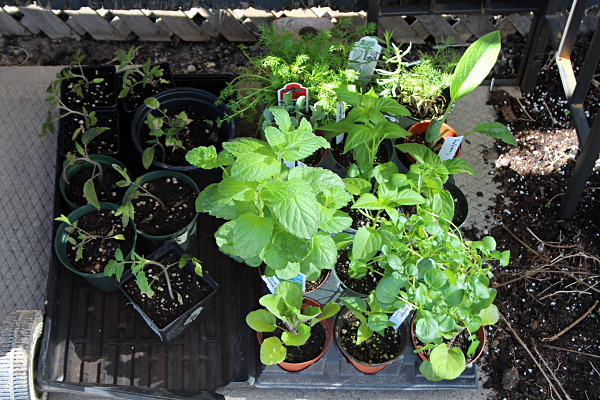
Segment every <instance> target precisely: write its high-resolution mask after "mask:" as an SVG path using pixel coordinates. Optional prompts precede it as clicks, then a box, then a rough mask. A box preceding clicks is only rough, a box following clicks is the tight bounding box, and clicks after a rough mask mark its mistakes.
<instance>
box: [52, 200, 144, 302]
mask: <svg viewBox="0 0 600 400" xmlns="http://www.w3.org/2000/svg"><path fill="white" fill-rule="evenodd" d="M118 207H119V206H117V205H116V204H113V203H104V202H102V203H100V209H101V210H116V209H117V208H118ZM93 211H96V207H94V206H93V205H91V204H88V205H85V206H82V207H79V208H78V209H76V210H75V211H73V212H71V213H70V214H69V215H68V216H67V218H69V221H71V222H74V221H76V220H78V219H79V218H81V216H83V215H85V214H88V213H90V212H93ZM130 223H132V224H133V221H131V222H130ZM67 226H68V225H67V223H66V222H63V223H62V224H60V226H59V227H58V230H57V231H56V236H55V237H54V251H55V252H56V256H57V257H58V259H59V260H60V262H61V263H62V264H63V265H64V266H65V267H67V268H68V269H69V270H71V271H72V272H74V273H75V274H77V275H79V276H81V277H83V278H84V279H85V280H86V281H87V282H88V283H89V284H90V285H91V286H92V287H94V288H95V289H98V290H101V291H104V292H113V291H116V290H119V287H118V285H117V281H116V279H115V278H114V277H112V276H106V275H104V274H89V273H85V272H81V271H79V270H78V269H77V268H75V267H74V266H73V264H72V263H71V260H69V257H67V245H69V243H68V242H67V232H66V231H65V228H66V227H67ZM136 240H137V231H136V230H135V229H134V237H133V246H132V248H131V250H130V251H129V253H128V254H127V255H126V259H130V257H131V253H132V252H133V249H135V245H136Z"/></svg>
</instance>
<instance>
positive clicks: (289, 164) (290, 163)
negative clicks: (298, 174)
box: [283, 161, 308, 169]
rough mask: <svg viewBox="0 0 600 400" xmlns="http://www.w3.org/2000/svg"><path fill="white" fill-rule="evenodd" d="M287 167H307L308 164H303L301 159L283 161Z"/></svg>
mask: <svg viewBox="0 0 600 400" xmlns="http://www.w3.org/2000/svg"><path fill="white" fill-rule="evenodd" d="M283 163H284V164H285V165H286V166H287V167H288V168H289V169H292V168H296V167H308V165H306V164H304V163H303V162H302V161H284V162H283Z"/></svg>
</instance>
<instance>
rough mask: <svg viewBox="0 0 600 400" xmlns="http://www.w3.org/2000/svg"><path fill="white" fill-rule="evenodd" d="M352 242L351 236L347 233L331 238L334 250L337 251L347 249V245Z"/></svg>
mask: <svg viewBox="0 0 600 400" xmlns="http://www.w3.org/2000/svg"><path fill="white" fill-rule="evenodd" d="M353 240H354V238H353V236H352V235H350V234H349V233H347V232H342V233H338V234H337V235H335V236H334V237H333V241H334V242H335V248H336V249H338V250H343V249H345V248H346V247H348V245H349V244H351V243H352V241H353Z"/></svg>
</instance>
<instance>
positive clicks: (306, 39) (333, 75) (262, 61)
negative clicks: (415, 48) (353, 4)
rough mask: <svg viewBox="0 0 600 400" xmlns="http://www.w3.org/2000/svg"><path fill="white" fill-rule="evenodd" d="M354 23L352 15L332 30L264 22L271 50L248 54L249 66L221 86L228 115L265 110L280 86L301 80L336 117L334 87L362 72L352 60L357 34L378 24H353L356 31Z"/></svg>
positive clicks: (263, 40) (263, 41)
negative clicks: (306, 30) (294, 30)
mask: <svg viewBox="0 0 600 400" xmlns="http://www.w3.org/2000/svg"><path fill="white" fill-rule="evenodd" d="M351 23H352V21H351V20H350V19H341V20H340V21H339V22H338V24H337V25H336V27H335V28H334V29H332V30H322V31H320V32H317V33H315V34H307V35H293V34H291V33H290V32H288V31H287V30H286V29H284V28H279V27H278V26H277V25H276V24H264V25H261V26H259V30H260V37H259V40H258V45H259V46H263V47H266V48H267V52H266V53H265V55H263V56H259V57H254V58H250V57H248V58H249V61H250V67H248V68H247V69H246V70H245V71H244V72H243V73H242V74H241V75H240V76H238V77H236V78H235V79H234V80H233V81H231V82H230V83H229V84H228V85H227V87H226V88H225V89H224V90H223V91H222V92H221V95H220V96H219V101H222V102H225V103H226V104H227V107H228V109H229V110H230V111H231V113H230V114H228V115H227V116H226V117H225V120H230V119H232V118H243V119H247V120H253V119H255V118H256V117H257V116H260V113H261V112H262V110H265V109H268V108H270V107H272V106H276V105H279V104H278V91H279V90H280V89H282V88H283V87H284V86H286V85H288V84H290V83H297V84H299V85H302V86H303V87H304V88H306V89H308V93H309V96H308V99H307V101H308V102H309V103H310V105H314V104H315V103H316V104H319V105H320V106H321V108H322V110H323V112H324V114H325V119H326V120H327V121H333V120H334V118H335V115H336V107H337V103H338V99H337V97H336V95H335V93H334V90H333V89H334V88H335V87H336V86H338V85H343V84H350V83H354V82H356V81H357V80H358V78H359V74H358V72H356V71H355V70H354V69H352V68H351V67H350V66H349V64H348V56H349V54H350V51H351V50H352V48H353V46H354V45H355V43H356V40H354V38H355V37H358V38H360V37H362V36H364V35H366V34H369V33H371V32H373V31H374V30H375V26H374V25H373V24H365V25H360V26H357V27H353V31H354V32H353V33H351V32H350V31H349V28H350V25H351ZM242 49H243V48H242ZM260 125H261V124H259V126H260Z"/></svg>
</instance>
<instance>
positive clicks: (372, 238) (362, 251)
mask: <svg viewBox="0 0 600 400" xmlns="http://www.w3.org/2000/svg"><path fill="white" fill-rule="evenodd" d="M381 243H382V240H381V235H380V234H379V232H377V231H376V230H375V229H373V228H371V227H362V228H360V229H358V231H356V234H355V235H354V243H353V245H352V256H353V258H354V259H355V260H366V261H368V260H371V259H372V258H373V257H374V256H375V254H376V253H377V252H378V251H379V249H380V248H381Z"/></svg>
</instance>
